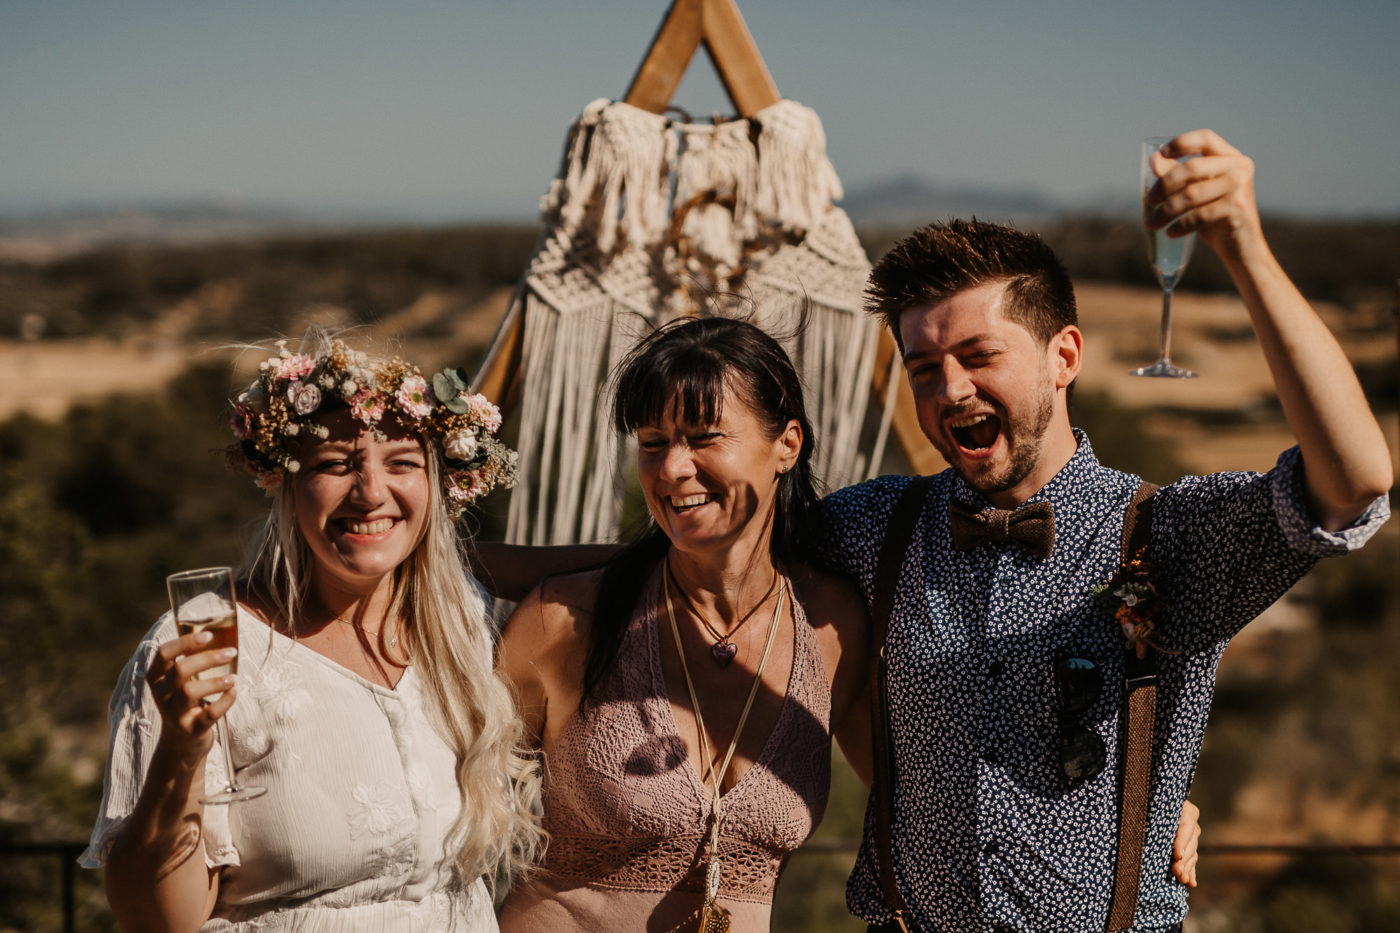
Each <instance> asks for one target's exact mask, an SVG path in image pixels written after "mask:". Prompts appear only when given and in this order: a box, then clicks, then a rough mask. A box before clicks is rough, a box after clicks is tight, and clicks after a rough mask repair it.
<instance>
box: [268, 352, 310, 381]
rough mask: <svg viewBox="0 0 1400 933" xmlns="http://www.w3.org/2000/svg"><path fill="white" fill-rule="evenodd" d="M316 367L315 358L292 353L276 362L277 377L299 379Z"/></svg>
mask: <svg viewBox="0 0 1400 933" xmlns="http://www.w3.org/2000/svg"><path fill="white" fill-rule="evenodd" d="M315 368H316V358H315V357H311V356H302V355H301V354H299V353H294V354H292V355H291V356H288V357H285V358H283V359H282V360H281V361H279V362H278V364H277V378H278V379H300V378H301V377H302V376H305V375H306V374H307V373H309V372H311V371H312V370H313V369H315Z"/></svg>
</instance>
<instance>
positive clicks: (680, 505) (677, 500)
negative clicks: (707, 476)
mask: <svg viewBox="0 0 1400 933" xmlns="http://www.w3.org/2000/svg"><path fill="white" fill-rule="evenodd" d="M709 501H710V497H709V495H707V494H705V493H700V494H699V495H695V496H672V497H671V507H672V508H676V509H688V508H692V507H693V506H697V505H704V504H705V503H706V502H709Z"/></svg>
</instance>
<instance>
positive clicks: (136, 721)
mask: <svg viewBox="0 0 1400 933" xmlns="http://www.w3.org/2000/svg"><path fill="white" fill-rule="evenodd" d="M175 634H176V633H175V622H174V620H173V619H172V618H171V616H170V613H166V614H165V615H163V616H161V618H160V620H159V621H157V622H156V624H155V625H153V626H152V627H151V629H150V631H148V632H146V634H145V635H144V636H143V637H142V639H141V643H140V644H139V645H138V646H137V648H136V653H135V654H134V655H132V657H131V660H129V661H127V663H126V667H125V668H123V669H122V672H121V676H120V677H118V678H117V685H116V688H115V689H114V690H113V691H112V699H111V702H110V703H109V704H108V707H107V709H108V721H109V723H110V728H111V732H110V737H109V740H108V747H107V773H106V776H105V777H104V779H103V781H102V806H101V808H100V809H99V810H98V812H97V822H96V823H95V824H94V826H93V828H92V838H91V839H90V840H89V842H88V847H87V849H86V850H85V851H84V852H83V854H82V855H81V856H80V857H79V859H78V863H79V864H80V865H82V866H83V867H84V868H100V867H102V866H103V865H105V864H107V856H108V854H109V853H110V852H111V850H112V843H113V842H114V841H115V840H116V837H117V835H118V834H119V833H120V832H121V830H122V827H123V826H124V825H125V824H126V821H127V818H128V817H130V816H131V812H132V811H133V810H135V809H136V802H137V800H138V799H139V798H140V796H141V788H142V787H143V786H144V785H145V782H146V773H147V772H148V771H149V770H150V767H151V757H152V755H153V754H154V753H155V748H156V741H157V740H158V739H159V738H160V729H161V720H160V711H159V710H157V709H156V704H155V700H154V699H153V698H152V696H151V690H150V688H149V687H148V686H147V685H146V671H147V670H149V669H150V666H151V660H152V659H153V658H154V657H155V654H156V649H157V648H158V647H159V646H160V645H161V643H162V642H166V641H169V640H170V639H172V638H174V637H175ZM222 775H223V758H222V755H221V753H220V751H219V746H218V743H217V742H216V743H214V749H213V750H212V751H211V752H210V753H209V759H208V761H207V762H206V764H205V786H206V788H209V787H213V786H216V785H217V786H222V781H223V777H222ZM227 809H228V808H227V807H210V808H207V809H206V810H205V813H204V824H205V825H204V843H205V862H206V863H207V864H208V865H209V866H210V867H211V868H213V867H216V866H217V865H226V864H237V862H238V856H237V852H236V851H235V850H234V849H233V846H232V842H231V840H230V838H229V831H228V817H227V815H226V814H223V813H218V812H216V811H219V810H227ZM211 853H213V857H211Z"/></svg>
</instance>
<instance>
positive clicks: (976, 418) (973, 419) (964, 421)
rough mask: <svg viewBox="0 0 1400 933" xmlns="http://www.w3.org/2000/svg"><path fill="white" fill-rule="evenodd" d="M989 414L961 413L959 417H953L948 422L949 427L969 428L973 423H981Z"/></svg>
mask: <svg viewBox="0 0 1400 933" xmlns="http://www.w3.org/2000/svg"><path fill="white" fill-rule="evenodd" d="M990 417H991V416H990V415H988V414H986V413H983V414H980V415H963V416H962V417H961V418H954V419H952V420H951V421H949V422H948V426H949V427H950V428H970V427H972V426H973V425H974V424H981V423H982V422H983V421H986V420H987V419H988V418H990Z"/></svg>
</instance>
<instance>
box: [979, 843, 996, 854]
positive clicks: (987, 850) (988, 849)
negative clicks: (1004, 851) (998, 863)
mask: <svg viewBox="0 0 1400 933" xmlns="http://www.w3.org/2000/svg"><path fill="white" fill-rule="evenodd" d="M1000 848H1001V847H1000V846H998V845H997V844H996V843H995V842H989V843H987V844H986V845H984V846H983V847H982V854H983V855H986V856H992V855H996V854H997V852H998V851H999V850H1000Z"/></svg>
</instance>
